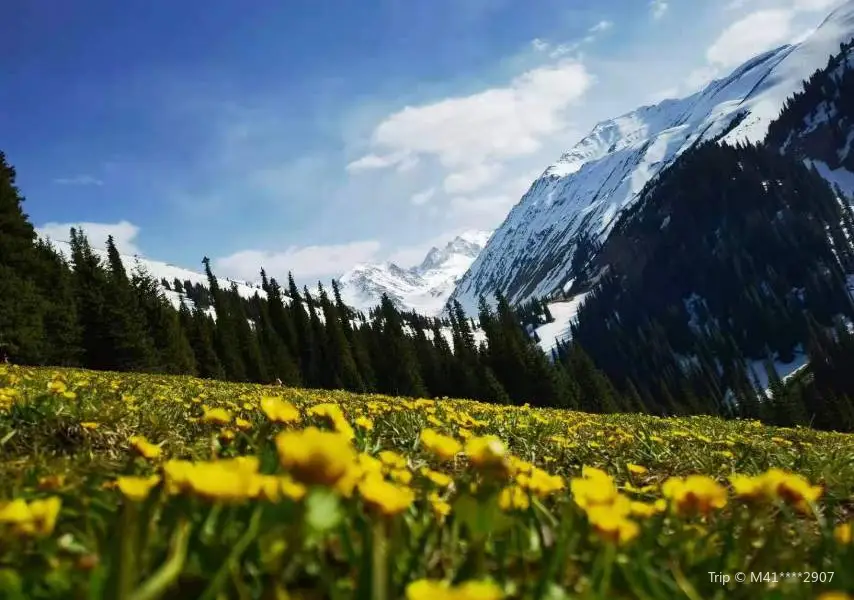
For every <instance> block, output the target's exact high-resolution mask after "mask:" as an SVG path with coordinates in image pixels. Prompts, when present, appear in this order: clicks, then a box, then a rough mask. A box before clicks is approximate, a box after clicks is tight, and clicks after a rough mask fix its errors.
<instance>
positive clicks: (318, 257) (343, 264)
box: [214, 240, 380, 281]
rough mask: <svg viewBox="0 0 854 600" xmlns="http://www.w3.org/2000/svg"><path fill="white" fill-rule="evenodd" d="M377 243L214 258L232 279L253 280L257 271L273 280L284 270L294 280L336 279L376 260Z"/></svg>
mask: <svg viewBox="0 0 854 600" xmlns="http://www.w3.org/2000/svg"><path fill="white" fill-rule="evenodd" d="M379 249H380V243H379V242H378V241H376V240H364V241H357V242H349V243H346V244H332V245H326V246H303V247H301V248H300V247H296V246H292V247H290V248H288V249H287V250H284V251H282V252H275V251H267V250H242V251H240V252H235V253H234V254H231V255H229V256H225V257H222V258H218V259H216V260H215V261H214V264H215V266H216V268H217V270H218V271H222V272H223V273H224V274H226V275H228V276H229V277H232V278H234V279H244V280H248V281H254V280H255V279H256V278H257V276H258V273H259V272H260V270H261V268H262V267H263V268H264V269H265V270H266V271H267V273H269V274H270V275H271V276H273V277H277V278H280V277H283V276H285V275H286V274H287V273H288V271H291V272H293V274H294V277H297V278H301V279H303V278H310V277H313V278H324V277H329V276H332V277H337V276H339V275H341V274H342V273H344V272H345V271H346V270H347V269H349V268H350V267H352V266H353V265H354V264H356V263H360V262H371V261H374V260H376V256H377V252H378V251H379Z"/></svg>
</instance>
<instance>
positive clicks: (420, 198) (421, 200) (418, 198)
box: [409, 187, 436, 206]
mask: <svg viewBox="0 0 854 600" xmlns="http://www.w3.org/2000/svg"><path fill="white" fill-rule="evenodd" d="M435 195H436V188H434V187H431V188H428V189H426V190H423V191H421V192H418V193H417V194H413V195H412V197H411V198H410V199H409V201H410V202H411V203H412V204H413V205H415V206H421V205H422V204H427V203H428V202H430V199H431V198H433V196H435Z"/></svg>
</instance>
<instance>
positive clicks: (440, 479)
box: [421, 467, 454, 488]
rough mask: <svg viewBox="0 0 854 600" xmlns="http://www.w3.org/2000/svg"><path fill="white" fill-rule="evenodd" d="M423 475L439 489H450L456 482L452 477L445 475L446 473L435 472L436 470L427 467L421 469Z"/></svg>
mask: <svg viewBox="0 0 854 600" xmlns="http://www.w3.org/2000/svg"><path fill="white" fill-rule="evenodd" d="M421 474H422V475H424V477H426V478H427V479H429V480H430V481H432V482H433V483H434V484H436V485H438V486H439V487H443V488H444V487H448V486H449V485H451V484H452V483H453V482H454V480H453V479H451V477H450V476H449V475H445V474H444V473H440V472H439V471H434V470H432V469H429V468H427V467H422V468H421Z"/></svg>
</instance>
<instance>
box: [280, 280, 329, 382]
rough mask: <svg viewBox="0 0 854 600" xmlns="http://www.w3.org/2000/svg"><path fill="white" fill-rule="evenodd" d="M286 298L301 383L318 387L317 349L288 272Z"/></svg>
mask: <svg viewBox="0 0 854 600" xmlns="http://www.w3.org/2000/svg"><path fill="white" fill-rule="evenodd" d="M288 296H289V297H290V299H291V303H290V307H289V308H290V311H289V312H290V314H291V320H292V321H293V324H294V331H295V333H296V342H297V348H296V356H298V357H299V365H300V373H301V374H302V380H303V383H304V384H305V385H306V386H307V387H319V381H320V373H319V371H320V367H321V365H320V360H319V356H318V351H319V349H318V347H317V346H316V345H315V340H314V336H313V335H312V328H311V323H310V322H309V316H308V313H307V312H306V310H305V308H304V302H303V299H302V297H301V296H300V292H299V289H298V288H297V284H296V282H295V281H294V276H293V274H292V273H290V272H289V273H288Z"/></svg>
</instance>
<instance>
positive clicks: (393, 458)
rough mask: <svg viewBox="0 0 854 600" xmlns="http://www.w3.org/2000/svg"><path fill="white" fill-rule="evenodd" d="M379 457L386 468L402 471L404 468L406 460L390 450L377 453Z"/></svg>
mask: <svg viewBox="0 0 854 600" xmlns="http://www.w3.org/2000/svg"><path fill="white" fill-rule="evenodd" d="M379 457H380V462H382V463H383V464H384V465H386V466H387V467H391V468H393V469H402V468H404V467H405V466H406V459H405V458H403V457H402V456H401V455H400V454H398V453H397V452H394V451H392V450H383V451H382V452H380V453H379Z"/></svg>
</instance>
